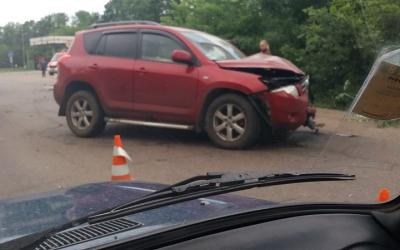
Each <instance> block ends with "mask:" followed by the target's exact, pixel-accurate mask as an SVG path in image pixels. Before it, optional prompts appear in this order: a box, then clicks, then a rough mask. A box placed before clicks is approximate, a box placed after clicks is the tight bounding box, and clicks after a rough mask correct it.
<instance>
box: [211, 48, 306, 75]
mask: <svg viewBox="0 0 400 250" xmlns="http://www.w3.org/2000/svg"><path fill="white" fill-rule="evenodd" d="M216 63H217V64H218V65H219V66H220V67H222V68H227V69H235V68H261V69H280V70H288V71H292V72H294V73H296V74H304V72H303V71H302V70H301V69H299V68H298V67H297V66H296V65H294V64H293V63H292V62H290V61H288V60H286V59H284V58H282V57H279V56H272V55H267V54H261V53H258V54H254V55H252V56H249V57H245V58H243V59H239V60H223V61H217V62H216Z"/></svg>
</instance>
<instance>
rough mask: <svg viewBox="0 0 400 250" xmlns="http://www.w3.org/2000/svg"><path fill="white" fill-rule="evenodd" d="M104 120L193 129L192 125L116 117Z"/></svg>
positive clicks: (156, 126)
mask: <svg viewBox="0 0 400 250" xmlns="http://www.w3.org/2000/svg"><path fill="white" fill-rule="evenodd" d="M106 121H107V122H114V123H123V124H130V125H138V126H146V127H155V128H172V129H182V130H193V129H194V126H190V125H182V124H174V123H162V122H146V121H138V120H127V119H116V118H106Z"/></svg>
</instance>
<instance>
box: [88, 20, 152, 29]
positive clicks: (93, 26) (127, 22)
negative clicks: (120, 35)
mask: <svg viewBox="0 0 400 250" xmlns="http://www.w3.org/2000/svg"><path fill="white" fill-rule="evenodd" d="M130 24H145V25H160V24H159V23H157V22H153V21H146V20H132V21H119V22H109V23H95V24H92V25H91V26H90V28H91V29H97V28H103V27H110V26H117V25H130Z"/></svg>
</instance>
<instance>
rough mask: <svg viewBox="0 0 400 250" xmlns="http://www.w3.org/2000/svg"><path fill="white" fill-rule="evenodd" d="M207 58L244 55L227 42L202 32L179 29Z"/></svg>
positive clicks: (241, 56) (235, 57)
mask: <svg viewBox="0 0 400 250" xmlns="http://www.w3.org/2000/svg"><path fill="white" fill-rule="evenodd" d="M181 34H182V35H184V36H185V37H186V38H187V39H189V40H190V41H191V42H192V43H193V44H194V45H195V46H196V47H197V48H198V49H199V50H200V51H201V52H202V53H203V54H204V55H205V56H206V57H207V58H208V59H209V60H212V61H221V60H231V59H232V60H236V59H241V58H244V57H245V55H244V54H243V52H241V51H240V50H239V49H237V48H236V47H235V46H233V45H232V44H230V43H229V42H227V41H225V40H223V39H221V38H218V37H216V36H212V35H209V34H206V33H203V32H197V31H181Z"/></svg>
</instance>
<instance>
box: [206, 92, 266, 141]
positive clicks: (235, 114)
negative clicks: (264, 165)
mask: <svg viewBox="0 0 400 250" xmlns="http://www.w3.org/2000/svg"><path fill="white" fill-rule="evenodd" d="M205 121H206V131H207V134H208V136H209V138H210V139H211V140H212V141H213V142H214V143H215V144H216V145H217V146H219V147H221V148H227V149H242V148H247V147H249V146H252V145H253V144H255V142H256V141H257V140H258V138H259V137H260V134H261V121H260V118H259V116H258V114H257V112H256V111H255V110H254V109H253V107H252V106H251V104H250V103H249V102H248V101H247V100H246V98H244V97H242V96H240V95H237V94H225V95H222V96H219V97H218V98H217V99H215V100H214V101H213V102H212V103H211V104H210V106H209V107H208V110H207V114H206V120H205Z"/></svg>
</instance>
